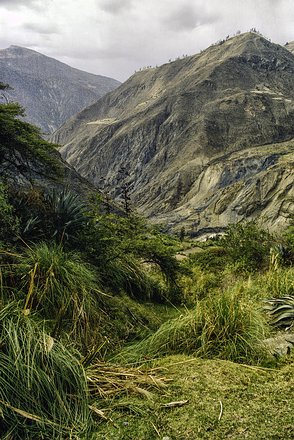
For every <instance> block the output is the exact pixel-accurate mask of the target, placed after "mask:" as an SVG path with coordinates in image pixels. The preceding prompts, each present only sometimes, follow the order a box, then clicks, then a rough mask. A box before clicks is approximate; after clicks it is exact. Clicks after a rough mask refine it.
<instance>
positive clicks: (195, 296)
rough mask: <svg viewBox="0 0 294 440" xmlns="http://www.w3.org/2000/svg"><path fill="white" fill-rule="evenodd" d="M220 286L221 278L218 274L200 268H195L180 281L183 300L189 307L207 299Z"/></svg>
mask: <svg viewBox="0 0 294 440" xmlns="http://www.w3.org/2000/svg"><path fill="white" fill-rule="evenodd" d="M219 284H220V278H219V276H218V275H217V274H215V273H212V272H208V271H204V270H202V269H200V267H199V266H194V267H193V268H192V269H191V270H190V273H189V274H187V275H183V276H182V277H181V279H180V285H181V287H182V293H183V299H184V301H185V303H186V304H189V305H194V304H195V302H197V300H200V299H203V298H205V297H206V296H207V295H208V294H209V293H210V292H211V291H212V290H213V289H216V288H217V287H219Z"/></svg>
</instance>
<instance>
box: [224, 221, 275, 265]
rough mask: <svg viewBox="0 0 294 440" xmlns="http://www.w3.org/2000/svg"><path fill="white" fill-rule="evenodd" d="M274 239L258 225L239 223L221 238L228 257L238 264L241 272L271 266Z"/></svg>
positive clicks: (230, 227) (232, 226)
mask: <svg viewBox="0 0 294 440" xmlns="http://www.w3.org/2000/svg"><path fill="white" fill-rule="evenodd" d="M273 243H274V239H273V237H272V236H271V235H270V234H269V233H268V232H266V231H264V230H263V229H260V228H258V226H257V225H256V223H254V222H248V223H237V224H236V225H231V226H229V228H228V230H227V233H226V235H225V236H224V237H222V238H221V240H220V244H221V245H222V246H223V248H224V250H225V252H226V254H227V256H228V257H229V259H230V261H231V262H232V263H237V264H238V266H239V270H243V271H248V272H255V271H259V270H261V269H265V268H267V267H268V266H269V257H270V249H271V247H272V245H273Z"/></svg>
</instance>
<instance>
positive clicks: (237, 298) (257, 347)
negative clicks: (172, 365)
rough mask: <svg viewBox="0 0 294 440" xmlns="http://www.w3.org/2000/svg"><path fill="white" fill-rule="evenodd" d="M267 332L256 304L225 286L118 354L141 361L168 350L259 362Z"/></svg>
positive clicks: (264, 354) (262, 355) (262, 356)
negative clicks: (222, 289) (217, 292)
mask: <svg viewBox="0 0 294 440" xmlns="http://www.w3.org/2000/svg"><path fill="white" fill-rule="evenodd" d="M267 332H268V325H267V323H266V321H265V317H264V316H263V314H262V311H261V310H260V308H259V305H258V304H257V303H256V302H255V301H252V300H251V299H250V298H248V297H246V296H245V295H244V294H243V292H242V293H241V294H240V291H239V290H238V289H237V290H227V291H225V292H223V293H222V294H221V295H220V294H217V295H216V294H212V295H210V296H209V297H208V298H206V299H205V300H202V301H199V302H198V303H197V304H196V306H195V308H194V309H193V310H190V311H186V313H184V314H183V315H181V316H180V317H178V318H175V319H173V320H169V321H167V322H165V323H164V324H163V325H162V326H161V327H160V328H159V329H158V330H157V331H156V332H155V333H154V334H153V335H152V336H150V337H148V338H146V339H144V340H142V341H141V342H139V343H137V344H134V345H132V346H130V347H128V348H126V349H125V350H123V351H122V353H121V358H123V359H125V361H127V362H140V361H142V360H146V359H152V358H155V357H160V356H164V355H169V354H196V355H198V356H203V357H209V358H211V357H216V358H222V359H229V360H233V361H237V362H247V363H259V362H262V361H264V360H265V359H266V358H267V353H266V351H265V349H264V347H263V344H262V341H263V339H264V338H265V336H266V333H267Z"/></svg>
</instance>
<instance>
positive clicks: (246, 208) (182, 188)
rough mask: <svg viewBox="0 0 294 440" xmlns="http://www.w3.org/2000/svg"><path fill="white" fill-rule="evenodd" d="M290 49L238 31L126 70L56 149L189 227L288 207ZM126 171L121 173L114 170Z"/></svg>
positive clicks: (293, 107) (266, 215)
mask: <svg viewBox="0 0 294 440" xmlns="http://www.w3.org/2000/svg"><path fill="white" fill-rule="evenodd" d="M293 75H294V55H293V54H292V53H291V52H290V51H289V50H287V49H285V48H283V47H282V46H279V45H276V44H273V43H270V42H269V41H268V40H266V39H264V38H263V37H261V36H260V35H257V34H254V33H246V34H242V35H239V36H237V37H234V38H231V39H229V40H227V41H226V42H224V43H223V44H219V45H216V46H211V47H209V48H208V49H206V50H205V51H204V52H202V53H201V54H198V55H195V56H191V57H187V58H184V59H181V60H177V61H175V62H173V63H169V64H165V65H163V66H161V67H159V68H151V69H148V70H144V71H141V72H138V73H136V74H135V75H133V76H132V77H131V78H130V79H129V80H128V81H126V82H125V83H124V84H122V85H121V86H120V87H119V88H118V89H116V90H114V91H113V92H111V93H109V94H108V95H106V96H105V97H103V98H101V99H100V100H99V101H98V102H96V103H95V104H94V105H92V106H90V107H88V108H87V109H85V110H84V111H82V112H80V113H79V114H78V115H76V116H75V117H73V118H72V119H71V120H69V121H68V122H67V123H65V124H64V125H63V126H62V127H61V128H60V129H59V130H58V131H57V132H56V133H55V134H54V138H53V140H54V141H55V142H57V143H61V144H63V146H62V148H61V149H60V151H61V154H62V155H63V157H64V158H65V159H66V160H67V161H68V162H69V163H70V164H72V165H73V166H74V167H75V168H76V169H77V171H78V172H80V173H81V174H82V175H83V176H85V177H87V178H88V179H89V180H90V181H91V182H93V183H94V184H95V185H97V186H99V184H100V182H101V179H103V181H104V183H105V185H106V187H107V188H108V189H109V190H110V191H111V193H112V195H113V196H114V197H116V196H118V195H119V188H120V187H121V186H122V185H123V184H128V185H129V186H130V187H131V193H130V195H131V198H132V200H133V203H134V204H135V205H136V206H137V207H138V209H139V210H140V211H141V212H142V213H143V214H145V215H147V216H149V217H150V218H151V219H152V220H153V221H155V222H160V223H168V225H169V226H170V227H171V228H174V229H177V228H179V227H180V226H183V225H184V226H186V228H187V231H189V230H190V231H191V232H193V233H195V234H199V233H201V231H204V230H206V229H207V228H214V229H218V228H219V229H221V228H223V227H224V226H226V225H227V224H228V223H231V222H235V221H238V220H241V219H244V218H245V219H255V218H258V219H260V220H261V221H262V222H263V226H268V227H270V228H272V229H274V228H280V227H282V226H285V225H286V224H287V217H288V214H289V211H290V210H291V209H292V207H293V203H292V202H293V197H294V193H293V191H294V190H293V178H294V166H293V165H294V141H292V138H294V122H293V121H294V81H293V77H294V76H293ZM121 169H124V170H127V171H128V173H124V174H123V173H121V172H120V170H121Z"/></svg>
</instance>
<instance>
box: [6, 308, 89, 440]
mask: <svg viewBox="0 0 294 440" xmlns="http://www.w3.org/2000/svg"><path fill="white" fill-rule="evenodd" d="M0 341H1V346H0V409H1V419H0V437H1V438H2V439H10V438H13V439H15V440H17V439H19V440H25V439H32V438H34V439H48V440H49V439H50V440H51V439H61V438H72V439H74V438H76V439H80V438H86V437H87V435H88V434H89V432H90V430H91V429H92V428H91V427H92V423H91V417H90V411H89V407H88V396H87V382H86V376H85V373H84V369H83V368H82V366H81V364H80V362H79V361H78V359H77V358H76V356H75V355H74V354H72V353H71V352H70V351H69V350H68V349H67V348H66V347H65V346H63V345H62V344H61V343H60V342H57V341H56V340H53V339H52V338H51V337H50V336H48V335H47V334H46V333H45V332H44V331H43V330H42V324H41V323H37V322H35V321H34V319H33V318H31V317H29V316H24V315H23V314H22V313H21V310H20V309H19V308H18V307H17V305H16V304H15V303H13V302H12V303H10V304H9V305H8V306H6V307H3V308H2V309H1V311H0Z"/></svg>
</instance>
